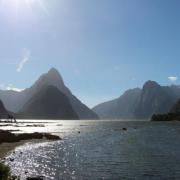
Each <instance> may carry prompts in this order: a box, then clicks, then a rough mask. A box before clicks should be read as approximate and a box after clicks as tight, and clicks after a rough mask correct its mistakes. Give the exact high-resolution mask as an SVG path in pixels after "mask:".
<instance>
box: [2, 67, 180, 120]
mask: <svg viewBox="0 0 180 180" xmlns="http://www.w3.org/2000/svg"><path fill="white" fill-rule="evenodd" d="M178 99H180V87H179V86H174V85H173V86H160V85H159V84H158V83H157V82H155V81H147V82H146V83H145V84H144V85H143V88H142V89H140V88H135V89H130V90H127V91H126V92H125V93H124V94H123V95H122V96H120V97H119V98H117V99H114V100H111V101H108V102H104V103H102V104H99V105H97V106H95V107H94V108H93V109H92V110H91V109H89V108H88V107H87V106H86V105H84V104H83V103H82V102H81V101H80V100H79V99H78V98H77V97H75V96H74V95H73V94H72V93H71V91H70V90H69V89H68V88H67V87H66V86H65V84H64V82H63V79H62V77H61V75H60V74H59V72H58V71H57V70H56V69H55V68H52V69H50V70H49V71H48V72H47V73H45V74H43V75H41V76H40V78H39V79H38V80H37V81H36V82H35V83H34V84H33V85H32V86H31V87H30V88H27V89H25V90H23V91H21V92H16V91H12V90H0V100H2V101H0V118H3V117H7V114H8V112H14V113H13V115H15V116H16V117H18V118H28V119H99V117H100V119H150V118H151V117H152V115H154V114H165V113H169V112H170V113H171V111H172V107H173V108H174V109H175V108H177V109H179V107H180V105H179V104H180V103H177V104H176V105H174V104H175V103H176V102H177V101H178ZM6 109H7V110H6ZM177 109H176V111H177ZM170 110H171V111H170ZM98 116H99V117H98Z"/></svg>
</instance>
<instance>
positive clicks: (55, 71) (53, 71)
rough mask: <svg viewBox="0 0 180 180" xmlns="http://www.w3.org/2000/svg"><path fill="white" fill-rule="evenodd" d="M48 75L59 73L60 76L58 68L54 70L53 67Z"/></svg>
mask: <svg viewBox="0 0 180 180" xmlns="http://www.w3.org/2000/svg"><path fill="white" fill-rule="evenodd" d="M48 73H58V74H59V72H58V70H57V69H56V68H54V67H52V68H51V69H50V70H49V71H48Z"/></svg>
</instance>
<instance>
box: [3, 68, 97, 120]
mask: <svg viewBox="0 0 180 180" xmlns="http://www.w3.org/2000/svg"><path fill="white" fill-rule="evenodd" d="M46 86H55V87H56V88H57V89H59V90H60V91H61V92H62V93H64V94H65V95H66V96H67V98H68V100H69V101H70V103H71V105H72V108H73V110H74V111H75V112H76V113H77V115H78V117H79V118H80V119H98V116H97V115H96V114H95V113H94V112H93V111H92V110H91V109H89V108H88V107H87V106H86V105H84V104H83V103H82V102H81V101H80V100H79V99H77V98H76V97H75V96H74V95H73V94H72V93H71V91H70V90H69V89H68V88H67V87H66V86H65V84H64V82H63V79H62V77H61V75H60V74H59V72H58V71H57V70H56V69H55V68H52V69H50V70H49V72H48V73H45V74H43V75H41V76H40V78H39V79H38V80H37V81H36V82H35V83H34V84H33V85H32V86H31V87H30V88H27V89H25V90H23V91H21V92H15V91H6V90H0V98H1V99H2V101H3V103H4V104H5V107H6V108H7V109H8V110H10V111H12V112H19V111H20V110H21V109H22V108H23V106H24V105H25V104H26V103H28V101H29V100H30V99H31V98H32V97H33V95H35V94H36V93H37V92H39V91H40V89H42V88H44V87H46Z"/></svg>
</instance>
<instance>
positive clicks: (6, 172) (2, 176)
mask: <svg viewBox="0 0 180 180" xmlns="http://www.w3.org/2000/svg"><path fill="white" fill-rule="evenodd" d="M9 177H10V168H9V166H7V165H4V164H2V163H0V180H8V178H9Z"/></svg>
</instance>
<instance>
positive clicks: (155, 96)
mask: <svg viewBox="0 0 180 180" xmlns="http://www.w3.org/2000/svg"><path fill="white" fill-rule="evenodd" d="M173 103H174V99H173V98H172V95H170V94H168V93H167V92H166V90H165V89H164V87H162V86H160V85H159V84H158V83H156V82H154V81H148V82H146V83H145V84H144V86H143V89H142V92H141V95H140V98H139V102H138V103H137V106H136V108H135V112H134V117H135V118H141V119H143V118H144V119H145V118H150V117H151V116H152V115H153V114H156V113H160V114H161V113H166V112H168V111H169V110H170V108H171V107H172V104H173Z"/></svg>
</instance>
